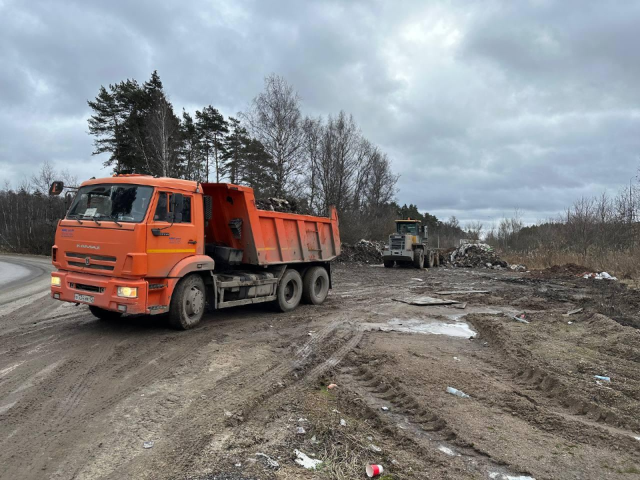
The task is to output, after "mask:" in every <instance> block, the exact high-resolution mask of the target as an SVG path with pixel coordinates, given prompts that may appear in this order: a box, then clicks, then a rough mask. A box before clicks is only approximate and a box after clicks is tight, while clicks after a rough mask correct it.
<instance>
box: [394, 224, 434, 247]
mask: <svg viewBox="0 0 640 480" xmlns="http://www.w3.org/2000/svg"><path fill="white" fill-rule="evenodd" d="M396 234H398V235H403V236H404V235H410V236H412V237H416V241H415V243H422V241H423V240H424V241H425V242H426V239H427V227H426V226H424V227H423V226H422V222H420V220H411V219H407V220H396Z"/></svg>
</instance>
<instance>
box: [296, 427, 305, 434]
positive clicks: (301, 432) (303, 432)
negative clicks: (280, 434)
mask: <svg viewBox="0 0 640 480" xmlns="http://www.w3.org/2000/svg"><path fill="white" fill-rule="evenodd" d="M296 432H297V433H298V435H304V434H305V433H307V431H306V430H305V429H304V427H298V429H297V431H296Z"/></svg>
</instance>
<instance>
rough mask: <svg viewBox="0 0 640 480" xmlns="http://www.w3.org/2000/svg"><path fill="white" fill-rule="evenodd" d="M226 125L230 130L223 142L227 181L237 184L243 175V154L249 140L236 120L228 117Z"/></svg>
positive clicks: (244, 130) (245, 131)
mask: <svg viewBox="0 0 640 480" xmlns="http://www.w3.org/2000/svg"><path fill="white" fill-rule="evenodd" d="M228 124H229V127H230V129H229V134H228V135H227V137H226V141H225V152H224V161H225V162H226V164H227V168H228V172H229V181H230V182H231V183H238V182H240V179H241V178H242V175H243V171H244V167H245V165H244V163H245V162H244V152H245V150H246V148H247V145H248V144H249V141H250V138H249V134H248V133H247V130H246V128H244V127H243V126H242V124H241V123H240V120H238V119H237V118H233V117H229V120H228Z"/></svg>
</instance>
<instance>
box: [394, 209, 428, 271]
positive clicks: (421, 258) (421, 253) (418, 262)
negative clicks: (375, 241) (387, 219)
mask: <svg viewBox="0 0 640 480" xmlns="http://www.w3.org/2000/svg"><path fill="white" fill-rule="evenodd" d="M427 233H428V232H427V227H426V226H425V227H423V226H422V222H420V220H412V219H410V218H409V219H406V220H396V232H395V233H392V234H391V235H389V244H388V245H386V246H385V248H384V251H383V252H382V258H383V262H384V266H385V267H387V268H392V267H393V266H394V265H413V266H414V267H416V268H424V267H428V268H431V267H433V266H434V264H435V262H436V255H435V252H433V251H432V250H430V249H429V248H428V247H427V240H428V234H427Z"/></svg>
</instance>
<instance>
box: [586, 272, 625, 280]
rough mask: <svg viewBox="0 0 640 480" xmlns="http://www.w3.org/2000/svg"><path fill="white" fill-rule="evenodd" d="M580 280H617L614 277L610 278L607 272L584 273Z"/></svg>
mask: <svg viewBox="0 0 640 480" xmlns="http://www.w3.org/2000/svg"><path fill="white" fill-rule="evenodd" d="M582 278H593V279H594V280H618V279H617V278H616V277H612V276H611V275H609V274H608V273H607V272H600V273H597V272H595V273H585V274H584V275H583V276H582Z"/></svg>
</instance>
